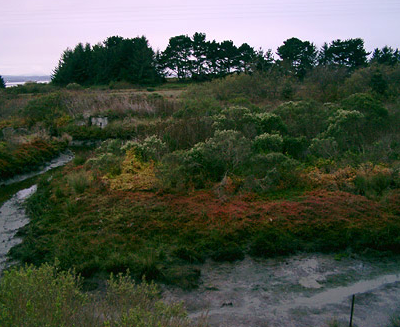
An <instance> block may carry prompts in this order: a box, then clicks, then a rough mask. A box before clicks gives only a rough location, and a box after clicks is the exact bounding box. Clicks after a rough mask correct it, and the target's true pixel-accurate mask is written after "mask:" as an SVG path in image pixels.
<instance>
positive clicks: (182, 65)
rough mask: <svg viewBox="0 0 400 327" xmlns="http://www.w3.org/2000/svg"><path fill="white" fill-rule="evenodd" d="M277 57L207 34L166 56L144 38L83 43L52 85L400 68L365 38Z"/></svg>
mask: <svg viewBox="0 0 400 327" xmlns="http://www.w3.org/2000/svg"><path fill="white" fill-rule="evenodd" d="M276 54H277V55H278V57H279V58H277V59H276V58H275V57H274V54H273V52H272V50H271V49H269V50H268V51H264V50H263V49H261V48H260V49H258V50H256V49H254V48H253V47H251V46H250V45H249V44H247V43H243V44H242V45H240V46H236V45H235V44H234V43H233V42H232V41H231V40H225V41H222V42H217V41H215V40H213V41H209V40H207V39H206V34H204V33H195V34H194V35H193V36H192V37H189V36H188V35H179V36H174V37H171V38H170V39H169V43H168V45H167V47H166V49H165V50H164V51H162V52H161V51H157V52H155V51H154V50H153V49H152V48H151V46H150V45H149V42H148V40H147V39H146V37H145V36H141V37H135V38H122V37H120V36H111V37H109V38H107V39H106V40H105V41H104V42H103V43H98V44H96V45H94V46H91V45H90V44H89V43H86V44H85V45H83V44H82V43H79V44H78V45H76V46H75V48H74V49H69V48H68V49H66V50H65V51H64V52H63V54H62V56H61V59H60V61H59V63H58V65H57V67H56V68H55V69H54V72H53V75H52V82H53V83H54V84H57V85H68V84H70V83H78V84H81V85H86V86H88V85H107V84H109V83H110V82H116V81H125V82H128V83H132V84H156V83H160V82H162V81H163V80H164V79H165V78H166V77H176V78H178V79H179V80H193V81H204V80H211V79H213V78H217V77H223V76H226V75H229V74H232V73H242V72H244V73H252V72H255V71H259V72H268V71H270V70H271V69H279V70H280V71H281V72H282V73H284V74H292V75H294V76H296V77H298V78H300V79H302V78H304V76H305V75H306V74H307V72H309V71H310V70H311V69H313V68H314V67H316V66H329V67H332V68H338V67H345V68H347V69H348V70H349V71H353V70H355V69H357V68H359V67H364V66H367V65H368V64H370V63H375V62H376V63H379V64H387V65H395V64H398V63H399V62H400V52H399V50H398V49H393V48H391V47H389V46H385V47H383V48H382V49H379V48H376V49H375V50H374V51H373V53H372V56H370V54H371V53H368V52H367V51H366V50H365V48H364V41H363V40H362V39H361V38H354V39H348V40H339V39H338V40H334V41H332V42H330V43H325V44H324V45H323V46H322V47H321V49H318V48H317V47H316V45H315V44H314V43H312V42H310V41H302V40H300V39H298V38H295V37H293V38H290V39H287V40H285V41H284V42H283V44H282V45H281V46H280V47H278V49H277V51H276ZM369 56H370V57H369Z"/></svg>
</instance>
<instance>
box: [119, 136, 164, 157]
mask: <svg viewBox="0 0 400 327" xmlns="http://www.w3.org/2000/svg"><path fill="white" fill-rule="evenodd" d="M123 149H124V150H129V149H133V150H134V151H135V153H136V154H137V155H138V157H139V158H140V159H141V160H143V161H150V160H154V161H160V160H161V158H162V157H163V156H164V155H165V154H166V153H167V145H166V143H165V142H163V141H162V140H160V139H159V138H158V137H157V136H155V135H152V136H149V137H146V138H145V139H144V140H143V142H137V141H128V142H127V143H126V144H125V145H124V146H123Z"/></svg>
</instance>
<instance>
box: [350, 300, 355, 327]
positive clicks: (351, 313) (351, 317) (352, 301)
mask: <svg viewBox="0 0 400 327" xmlns="http://www.w3.org/2000/svg"><path fill="white" fill-rule="evenodd" d="M355 297H356V296H355V295H354V294H353V297H352V298H351V312H350V324H349V327H352V326H353V312H354V300H355Z"/></svg>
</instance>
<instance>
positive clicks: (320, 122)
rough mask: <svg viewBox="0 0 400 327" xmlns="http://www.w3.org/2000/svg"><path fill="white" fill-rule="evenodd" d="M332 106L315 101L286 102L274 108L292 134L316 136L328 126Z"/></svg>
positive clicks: (308, 136) (296, 135)
mask: <svg viewBox="0 0 400 327" xmlns="http://www.w3.org/2000/svg"><path fill="white" fill-rule="evenodd" d="M331 110H332V108H331V107H329V106H323V105H320V104H318V103H317V102H313V101H299V102H286V103H284V104H282V105H280V106H279V107H278V108H276V109H275V110H274V113H275V114H276V115H278V116H279V117H281V119H282V120H283V122H284V123H285V125H286V126H287V132H288V134H289V135H290V136H293V137H300V136H305V137H307V138H308V139H311V138H313V137H316V136H317V135H318V134H319V133H321V132H322V131H324V130H325V129H326V127H327V126H328V117H329V115H330V114H331Z"/></svg>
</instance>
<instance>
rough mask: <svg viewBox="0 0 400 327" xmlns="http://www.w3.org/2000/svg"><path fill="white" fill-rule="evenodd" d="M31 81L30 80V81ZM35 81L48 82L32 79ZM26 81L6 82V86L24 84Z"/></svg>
mask: <svg viewBox="0 0 400 327" xmlns="http://www.w3.org/2000/svg"><path fill="white" fill-rule="evenodd" d="M31 82H32V81H31ZM34 82H35V83H42V84H47V83H49V82H50V80H48V81H34ZM25 83H26V81H19V82H6V87H12V86H17V85H23V84H25Z"/></svg>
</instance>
